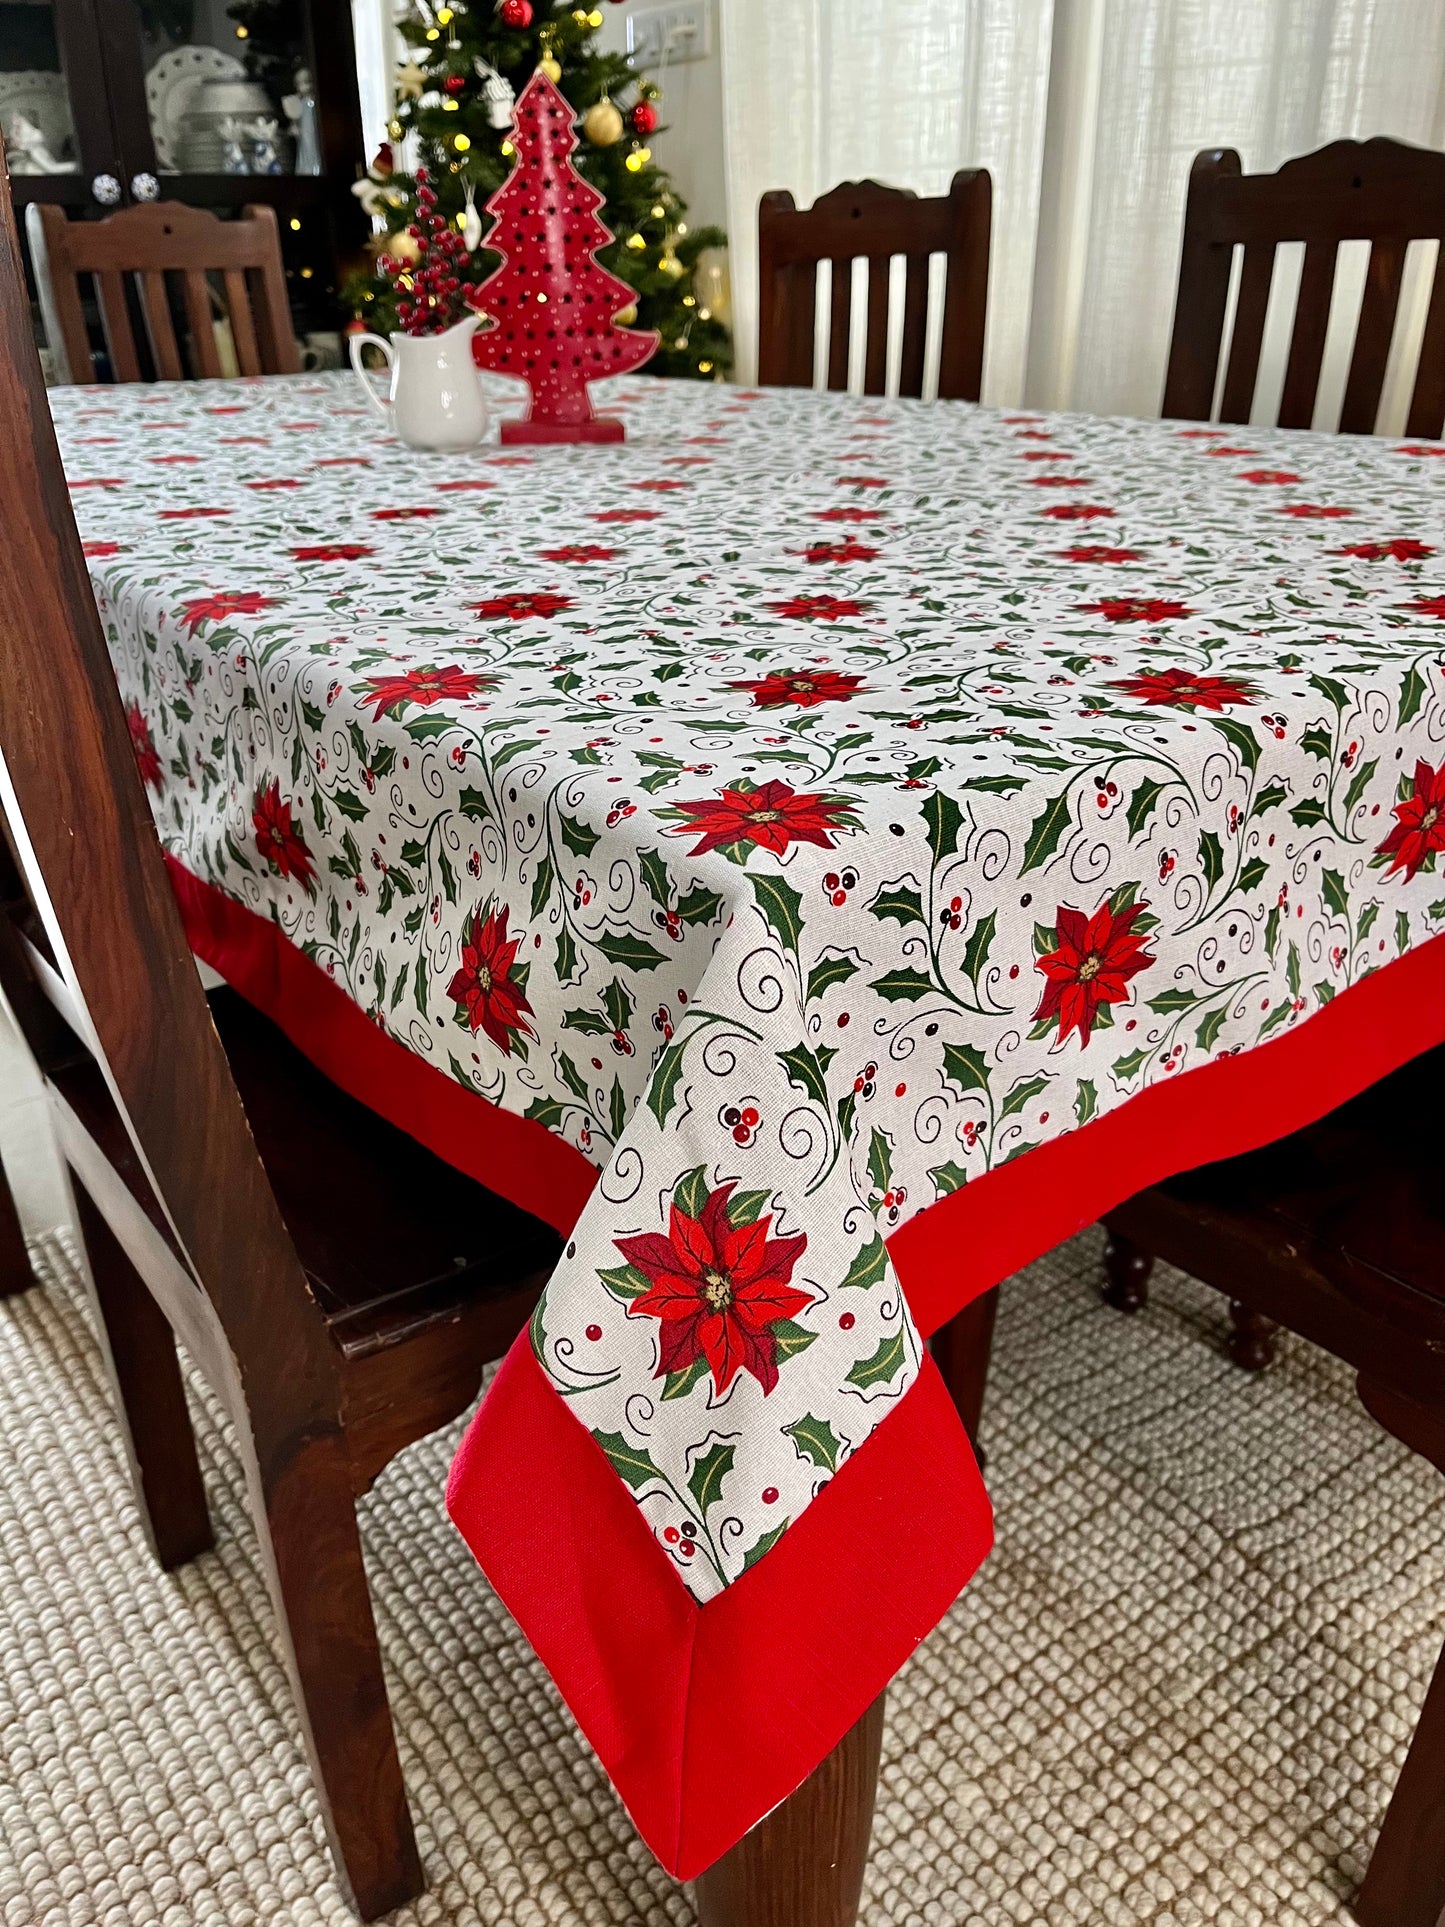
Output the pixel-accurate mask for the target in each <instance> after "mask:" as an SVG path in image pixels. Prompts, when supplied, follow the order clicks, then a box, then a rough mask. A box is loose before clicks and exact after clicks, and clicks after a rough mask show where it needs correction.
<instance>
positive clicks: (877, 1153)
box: [868, 1125, 893, 1191]
mask: <svg viewBox="0 0 1445 1927" xmlns="http://www.w3.org/2000/svg"><path fill="white" fill-rule="evenodd" d="M868 1175H869V1177H870V1178H872V1180H873V1185H874V1188H875V1190H878V1191H889V1190H891V1189H892V1187H893V1148H892V1146H891V1145H890V1144H889V1142H888V1140H887V1138H886V1137H885V1136H884V1135H883V1133H882V1132H881V1131H880V1130H879V1129H878V1127H877V1126H876V1125H875V1126H874V1127H873V1135H872V1137H871V1138H870V1139H869V1140H868Z"/></svg>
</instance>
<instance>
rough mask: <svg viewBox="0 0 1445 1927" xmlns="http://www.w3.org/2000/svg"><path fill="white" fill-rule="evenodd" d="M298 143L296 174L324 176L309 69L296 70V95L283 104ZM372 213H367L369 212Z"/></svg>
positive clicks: (313, 88)
mask: <svg viewBox="0 0 1445 1927" xmlns="http://www.w3.org/2000/svg"><path fill="white" fill-rule="evenodd" d="M281 106H282V109H283V111H284V113H285V115H286V118H287V120H288V121H290V123H291V137H292V139H293V140H294V141H295V143H296V165H295V169H294V172H296V173H297V174H319V173H320V172H321V132H320V128H319V127H318V125H317V120H316V83H315V82H314V81H313V80H312V78H311V70H310V68H309V67H298V68H297V69H296V91H295V93H294V94H287V95H286V97H285V99H284V100H283V101H282V102H281ZM369 211H370V210H369V209H368V212H369Z"/></svg>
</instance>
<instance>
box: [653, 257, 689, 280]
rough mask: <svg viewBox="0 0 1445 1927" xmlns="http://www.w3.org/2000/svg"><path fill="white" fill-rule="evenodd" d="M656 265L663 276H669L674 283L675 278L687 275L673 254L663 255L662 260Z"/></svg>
mask: <svg viewBox="0 0 1445 1927" xmlns="http://www.w3.org/2000/svg"><path fill="white" fill-rule="evenodd" d="M657 265H658V267H659V269H660V270H661V271H662V273H663V274H669V275H671V276H672V278H673V280H674V281H675V280H676V279H677V277H678V276H679V275H680V274H686V273H687V269H686V268H685V267H684V266H683V265H682V263H681V261H679V260H678V258H677V256H676V255H675V254H670V253H669V254H664V255H663V257H662V259H661V260H660V261H659V262H658V264H657Z"/></svg>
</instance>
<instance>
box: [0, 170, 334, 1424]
mask: <svg viewBox="0 0 1445 1927" xmlns="http://www.w3.org/2000/svg"><path fill="white" fill-rule="evenodd" d="M0 439H3V446H4V449H5V460H4V461H3V462H0V610H3V612H4V613H3V617H0V810H3V814H4V819H5V823H6V826H7V828H8V832H9V835H10V838H11V840H12V842H13V844H14V847H15V850H16V852H17V854H18V857H19V859H20V864H21V868H22V869H23V872H24V881H25V884H26V886H27V889H28V893H29V896H30V899H31V901H32V903H33V904H34V905H35V906H36V908H37V909H38V911H39V913H40V915H41V917H42V919H43V921H44V925H45V936H46V938H48V944H49V951H50V954H51V956H52V957H53V959H54V962H55V966H56V970H57V972H58V976H59V979H60V988H59V991H58V992H57V996H58V998H59V999H60V1001H61V1002H62V1004H63V1006H64V1009H65V1014H66V1016H67V1018H68V1021H69V1023H70V1026H71V1029H72V1030H73V1031H74V1033H75V1036H76V1037H77V1038H78V1039H79V1040H80V1041H81V1042H82V1043H84V1044H86V1045H87V1046H89V1048H90V1049H91V1050H92V1052H93V1053H94V1055H95V1057H96V1061H97V1063H98V1064H99V1065H100V1067H101V1069H102V1070H103V1071H104V1073H105V1076H106V1080H107V1082H108V1084H109V1086H110V1089H111V1093H112V1095H113V1097H114V1100H115V1103H116V1105H117V1108H118V1109H119V1111H120V1113H121V1116H122V1118H123V1120H124V1122H125V1125H126V1128H127V1130H128V1132H129V1134H130V1137H131V1140H132V1142H133V1144H134V1146H135V1148H136V1151H137V1153H138V1155H139V1157H140V1160H141V1163H142V1166H143V1168H144V1170H145V1172H146V1175H147V1177H148V1178H149V1180H150V1183H151V1185H152V1187H153V1189H154V1192H155V1196H156V1198H157V1200H158V1201H159V1203H160V1205H161V1206H162V1208H163V1210H164V1212H165V1215H166V1218H167V1219H168V1221H169V1223H170V1226H171V1228H172V1231H173V1232H174V1235H175V1239H176V1242H177V1244H178V1246H179V1248H180V1250H181V1253H182V1254H183V1256H184V1257H185V1259H186V1260H187V1262H188V1265H189V1268H190V1270H191V1271H192V1273H193V1274H194V1276H195V1278H196V1280H197V1283H198V1284H199V1285H200V1286H201V1287H202V1289H203V1291H204V1293H205V1295H206V1297H207V1298H208V1299H209V1300H210V1303H211V1305H212V1307H213V1308H214V1311H215V1313H216V1316H217V1320H218V1322H219V1325H220V1327H221V1329H222V1331H223V1332H224V1334H225V1345H226V1348H227V1349H229V1351H230V1354H231V1356H232V1358H233V1359H234V1361H235V1369H234V1370H233V1371H232V1372H231V1373H230V1383H231V1388H232V1389H233V1390H234V1389H236V1388H237V1386H239V1387H240V1389H242V1391H243V1393H244V1395H245V1397H246V1399H247V1401H248V1403H249V1404H250V1406H251V1409H252V1411H253V1413H255V1414H256V1415H257V1419H258V1423H259V1422H262V1421H263V1420H264V1417H265V1416H266V1408H267V1398H268V1392H269V1389H270V1381H271V1379H272V1378H273V1377H276V1376H277V1375H280V1374H282V1373H283V1370H284V1374H285V1375H289V1377H290V1382H291V1385H292V1386H293V1387H295V1388H297V1390H298V1392H299V1393H300V1394H302V1395H304V1393H305V1391H306V1389H307V1388H308V1387H314V1388H315V1389H316V1392H317V1405H318V1409H323V1408H324V1406H325V1402H326V1401H325V1396H324V1394H325V1389H326V1387H325V1380H326V1376H327V1375H328V1374H329V1373H332V1372H334V1365H332V1364H331V1362H330V1360H329V1352H328V1349H327V1348H328V1345H329V1341H328V1340H327V1338H326V1335H325V1329H324V1326H323V1324H322V1322H321V1320H320V1318H319V1315H317V1313H316V1312H315V1309H314V1306H312V1305H311V1303H310V1300H309V1295H308V1291H307V1287H306V1283H305V1279H304V1276H303V1274H302V1271H301V1266H300V1261H299V1260H298V1258H297V1256H296V1252H295V1247H294V1246H293V1245H292V1243H291V1240H290V1237H289V1235H288V1234H287V1232H286V1229H285V1227H284V1225H283V1224H282V1221H281V1217H280V1213H279V1211H278V1210H277V1207H276V1201H275V1198H274V1196H273V1194H272V1191H271V1187H270V1185H269V1183H268V1181H267V1178H266V1174H265V1172H264V1170H263V1169H262V1166H261V1161H260V1158H259V1157H258V1155H257V1152H256V1147H255V1144H254V1142H253V1140H252V1137H251V1132H250V1127H249V1126H248V1124H247V1122H246V1117H245V1113H244V1112H243V1110H242V1108H241V1102H240V1098H239V1097H238V1095H237V1092H236V1086H235V1083H234V1081H233V1079H232V1076H231V1070H230V1066H229V1064H228V1063H227V1061H226V1055H225V1052H224V1050H223V1049H222V1047H221V1042H220V1039H219V1037H218V1036H217V1034H216V1030H215V1027H214V1025H213V1024H212V1022H211V1016H210V1011H209V1008H208V1006H207V1004H206V999H205V993H204V992H203V990H202V989H201V984H200V979H199V976H198V975H197V971H196V966H195V963H194V961H193V960H192V957H191V954H190V949H189V947H188V945H187V943H186V938H185V934H184V931H183V929H182V926H181V919H180V913H179V912H178V910H177V908H176V904H175V899H174V898H173V896H172V894H171V889H170V884H169V881H168V879H167V876H166V870H165V864H164V861H163V858H162V856H161V850H160V844H159V841H158V840H157V837H156V831H155V825H154V823H153V822H152V819H151V814H150V807H149V804H148V803H147V801H146V797H145V793H144V790H143V788H142V784H141V779H140V774H139V772H138V770H137V768H136V762H135V755H134V752H133V749H132V746H131V741H130V732H129V730H128V728H127V725H126V719H125V713H124V710H123V708H122V706H121V699H120V694H119V691H118V689H117V686H116V680H115V673H114V670H113V668H112V666H111V660H110V656H109V652H108V650H107V647H106V642H105V637H104V634H103V633H102V629H101V624H100V617H99V614H98V612H97V609H96V603H95V596H94V593H93V591H92V589H91V584H90V578H89V575H88V574H87V571H86V565H85V559H84V556H83V554H82V551H81V545H80V537H79V533H78V531H77V529H76V526H75V518H74V515H73V513H72V511H71V506H70V497H69V492H68V490H67V487H66V480H65V473H64V470H63V468H62V466H61V461H60V452H59V449H58V447H57V445H56V440H55V431H54V427H53V425H52V422H51V418H50V409H49V405H48V402H47V399H46V394H45V388H44V384H43V382H42V380H41V374H40V362H39V357H38V355H37V353H36V350H35V345H34V338H33V334H32V331H31V326H30V305H29V301H28V299H27V296H26V290H25V275H24V269H23V267H22V264H21V258H20V250H19V244H18V239H17V235H16V229H15V219H14V212H13V209H12V206H11V201H10V193H9V182H8V179H7V177H6V175H5V170H4V166H3V163H0ZM12 1001H13V1000H12ZM258 1360H270V1361H272V1364H273V1370H272V1372H271V1373H269V1374H268V1372H267V1371H265V1370H258V1369H257V1361H258ZM207 1362H208V1364H209V1363H210V1361H207ZM224 1362H225V1361H224V1360H223V1363H224ZM248 1373H249V1382H248ZM334 1409H335V1405H334V1400H333V1404H332V1410H333V1411H334ZM278 1422H279V1420H278ZM318 1442H319V1441H318Z"/></svg>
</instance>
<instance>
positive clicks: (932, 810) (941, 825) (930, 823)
mask: <svg viewBox="0 0 1445 1927" xmlns="http://www.w3.org/2000/svg"><path fill="white" fill-rule="evenodd" d="M923 821H924V823H925V824H926V825H927V827H928V847H929V849H930V850H932V852H933V861H934V863H935V864H939V863H941V862H942V861H943V859H944V858H945V857H946V856H952V855H953V854H954V853H955V851H956V850H957V849H958V833H959V831H960V830H961V829H962V828H963V812H962V810H960V809H959V807H958V805H957V803H955V802H954V800H953V798H952V797H951V796H945V795H944V793H943V791H942V790H935V791H934V792H933V794H932V795H931V796H930V797H929V798H928V800H927V802H926V803H925V804H924V805H923Z"/></svg>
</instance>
